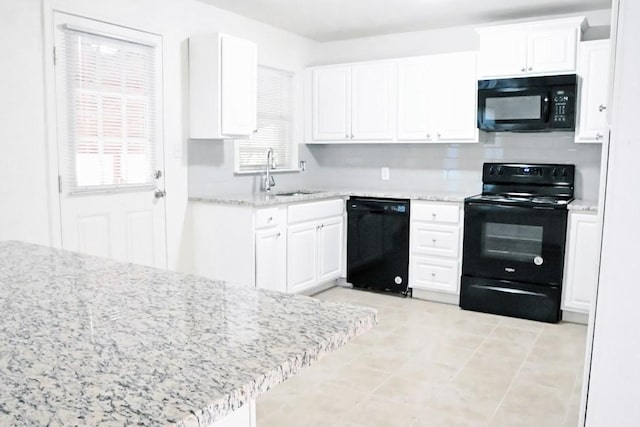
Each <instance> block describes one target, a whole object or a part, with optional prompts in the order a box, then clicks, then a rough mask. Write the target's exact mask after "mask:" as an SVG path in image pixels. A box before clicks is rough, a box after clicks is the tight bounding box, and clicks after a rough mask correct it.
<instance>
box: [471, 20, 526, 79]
mask: <svg viewBox="0 0 640 427" xmlns="http://www.w3.org/2000/svg"><path fill="white" fill-rule="evenodd" d="M478 32H479V33H480V54H479V57H478V71H479V75H480V76H486V77H491V76H509V75H517V74H523V73H525V72H526V71H527V68H526V66H527V33H526V32H525V31H524V30H521V29H517V28H516V29H510V30H503V31H500V30H493V31H491V30H484V29H482V30H478Z"/></svg>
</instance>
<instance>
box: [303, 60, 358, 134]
mask: <svg viewBox="0 0 640 427" xmlns="http://www.w3.org/2000/svg"><path fill="white" fill-rule="evenodd" d="M312 98H313V117H312V122H313V123H312V126H313V139H314V140H316V141H343V140H345V139H348V138H349V136H350V135H351V117H350V114H351V67H350V66H338V67H326V68H319V69H316V70H313V94H312Z"/></svg>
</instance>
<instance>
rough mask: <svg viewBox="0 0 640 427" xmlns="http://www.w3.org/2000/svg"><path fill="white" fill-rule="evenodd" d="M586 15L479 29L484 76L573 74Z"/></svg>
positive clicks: (480, 73)
mask: <svg viewBox="0 0 640 427" xmlns="http://www.w3.org/2000/svg"><path fill="white" fill-rule="evenodd" d="M585 26H586V20H585V18H584V17H576V18H564V19H555V20H551V21H538V22H531V23H525V24H510V25H501V26H496V27H485V28H479V29H477V31H478V33H479V35H480V57H479V69H478V71H479V73H478V75H479V76H480V77H483V78H488V77H506V76H516V77H519V76H529V75H545V74H571V73H574V72H575V71H576V56H577V51H578V43H579V42H580V40H581V38H582V31H583V29H584V27H585Z"/></svg>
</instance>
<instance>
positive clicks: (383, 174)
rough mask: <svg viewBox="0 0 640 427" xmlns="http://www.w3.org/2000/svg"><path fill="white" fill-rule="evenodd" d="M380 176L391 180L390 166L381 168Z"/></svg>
mask: <svg viewBox="0 0 640 427" xmlns="http://www.w3.org/2000/svg"><path fill="white" fill-rule="evenodd" d="M380 178H382V180H383V181H389V168H387V167H384V168H382V169H381V170H380Z"/></svg>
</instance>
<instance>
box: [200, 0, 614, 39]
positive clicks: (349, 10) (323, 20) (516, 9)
mask: <svg viewBox="0 0 640 427" xmlns="http://www.w3.org/2000/svg"><path fill="white" fill-rule="evenodd" d="M202 1H204V2H206V3H209V4H212V5H214V6H216V7H219V8H220V9H225V10H228V11H230V12H234V13H237V14H239V15H242V16H245V17H248V18H252V19H255V20H257V21H261V22H264V23H266V24H270V25H273V26H274V27H278V28H282V29H284V30H287V31H290V32H292V33H296V34H299V35H301V36H304V37H307V38H310V39H312V40H316V41H331V40H343V39H350V38H357V37H366V36H373V35H381V34H390V33H399V32H408V31H419V30H428V29H435V28H443V27H452V26H458V25H476V24H481V23H487V22H493V21H501V20H507V19H520V18H529V17H536V16H543V15H553V14H563V13H576V12H584V11H587V10H595V9H609V8H610V7H611V0H202Z"/></svg>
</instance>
